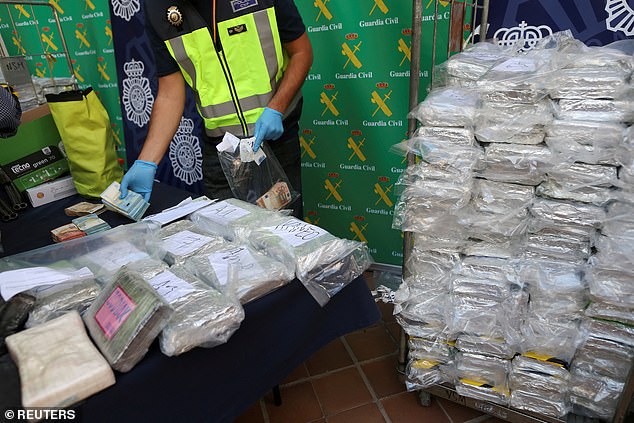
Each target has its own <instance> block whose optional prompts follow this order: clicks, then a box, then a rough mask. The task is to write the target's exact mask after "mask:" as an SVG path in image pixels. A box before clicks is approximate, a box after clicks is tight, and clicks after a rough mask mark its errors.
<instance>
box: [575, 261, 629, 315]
mask: <svg viewBox="0 0 634 423" xmlns="http://www.w3.org/2000/svg"><path fill="white" fill-rule="evenodd" d="M633 273H634V272H632V271H630V272H624V271H621V270H613V269H604V268H600V267H597V266H592V267H590V269H589V270H588V272H587V273H586V280H587V282H588V286H589V287H590V293H591V294H592V296H593V297H595V298H600V299H603V300H605V301H609V302H611V303H614V304H619V305H621V306H626V307H633V306H634V284H633V283H632V278H633V277H634V274H633Z"/></svg>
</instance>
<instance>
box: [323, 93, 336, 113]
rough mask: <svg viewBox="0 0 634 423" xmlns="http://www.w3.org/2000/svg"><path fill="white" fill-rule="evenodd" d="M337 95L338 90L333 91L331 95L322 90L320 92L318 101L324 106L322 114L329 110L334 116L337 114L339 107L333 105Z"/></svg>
mask: <svg viewBox="0 0 634 423" xmlns="http://www.w3.org/2000/svg"><path fill="white" fill-rule="evenodd" d="M337 95H339V91H337V92H335V93H334V94H332V95H328V94H327V93H326V92H324V91H322V92H321V94H320V100H319V102H320V103H322V104H323V105H324V106H325V107H324V110H323V111H322V112H321V115H322V116H323V115H325V114H326V112H328V111H330V113H332V114H333V115H334V116H339V109H337V106H335V101H337Z"/></svg>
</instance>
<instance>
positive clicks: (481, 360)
mask: <svg viewBox="0 0 634 423" xmlns="http://www.w3.org/2000/svg"><path fill="white" fill-rule="evenodd" d="M454 363H455V370H456V377H457V378H458V379H471V380H477V381H482V382H486V384H488V385H493V386H495V387H498V388H503V389H505V390H507V389H508V387H507V376H508V374H509V371H510V369H511V360H505V359H503V358H498V357H490V356H486V355H481V354H470V353H465V352H459V353H457V354H456V357H455V360H454Z"/></svg>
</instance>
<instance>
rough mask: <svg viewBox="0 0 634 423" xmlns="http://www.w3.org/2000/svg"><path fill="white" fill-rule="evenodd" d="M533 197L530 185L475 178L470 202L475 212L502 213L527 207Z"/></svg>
mask: <svg viewBox="0 0 634 423" xmlns="http://www.w3.org/2000/svg"><path fill="white" fill-rule="evenodd" d="M534 198H535V189H534V188H533V187H531V186H524V185H516V184H506V183H503V182H493V181H487V180H484V179H476V180H475V181H474V187H473V198H472V200H471V203H472V205H473V208H474V209H475V210H476V211H477V212H480V213H494V214H503V215H504V214H509V213H511V212H513V211H515V210H523V209H525V208H527V207H528V206H529V205H530V204H531V203H532V202H533V199H534Z"/></svg>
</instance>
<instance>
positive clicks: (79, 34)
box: [75, 23, 90, 49]
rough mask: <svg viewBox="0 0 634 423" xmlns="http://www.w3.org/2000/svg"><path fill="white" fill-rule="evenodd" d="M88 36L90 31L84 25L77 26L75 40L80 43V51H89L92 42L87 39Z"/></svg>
mask: <svg viewBox="0 0 634 423" xmlns="http://www.w3.org/2000/svg"><path fill="white" fill-rule="evenodd" d="M87 35H88V29H87V28H85V27H84V24H81V23H80V24H77V27H76V28H75V38H76V39H77V40H78V41H79V48H80V49H89V48H90V41H88V38H87V37H86V36H87Z"/></svg>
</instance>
